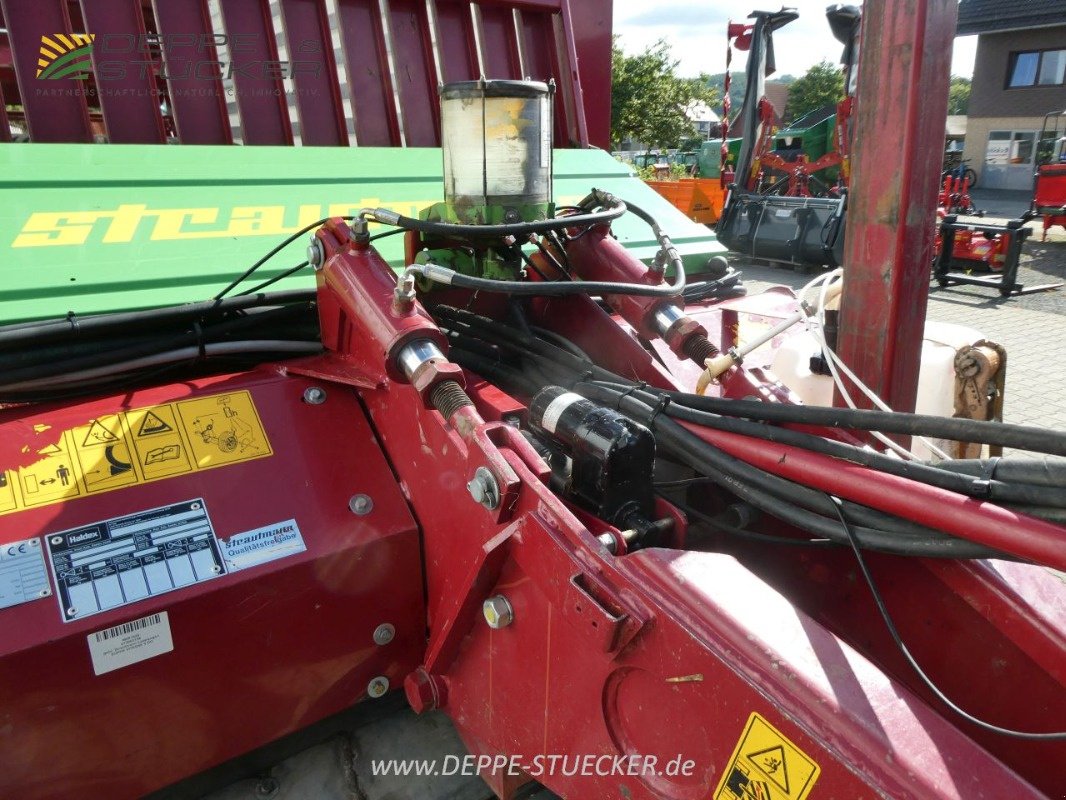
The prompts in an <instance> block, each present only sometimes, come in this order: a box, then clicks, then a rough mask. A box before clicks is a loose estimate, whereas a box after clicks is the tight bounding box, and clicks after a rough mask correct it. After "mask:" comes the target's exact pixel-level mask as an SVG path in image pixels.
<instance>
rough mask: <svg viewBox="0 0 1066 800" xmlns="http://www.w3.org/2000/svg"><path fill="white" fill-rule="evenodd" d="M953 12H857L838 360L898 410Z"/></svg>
mask: <svg viewBox="0 0 1066 800" xmlns="http://www.w3.org/2000/svg"><path fill="white" fill-rule="evenodd" d="M957 7H958V2H957V0H867V2H866V4H865V6H864V8H863V19H862V40H861V41H862V43H861V54H860V66H859V85H858V97H857V103H856V127H855V132H854V148H853V153H852V183H851V187H852V188H851V194H850V197H849V200H848V230H847V241H846V243H845V258H844V293H843V297H842V299H841V317H840V335H839V338H838V352H839V353H840V356H841V358H842V359H843V360H844V362H845V363H846V364H848V365H849V366H850V367H851V368H852V369H853V370H854V371H855V373H856V375H857V376H858V377H859V378H860V379H861V380H862V381H864V382H865V383H866V384H867V386H869V387H870V388H871V389H873V390H874V392H876V393H877V394H878V395H879V396H880V397H881V398H882V399H883V400H884V401H885V402H886V403H888V404H889V406H891V407H892V408H893V409H895V410H897V411H913V410H914V403H915V398H916V395H917V390H918V367H919V362H920V359H921V348H922V331H923V328H924V325H925V310H926V301H927V298H928V293H929V275H930V267H931V264H932V258H933V235H934V230H935V224H934V223H935V220H936V202H937V192H938V190H939V184H940V172H941V161H942V158H943V149H944V120H945V118H946V115H947V97H948V81H949V73H950V67H951V46H952V40H953V39H954V36H955V22H956V14H957ZM857 394H858V393H857V392H855V391H852V396H856V395H857ZM856 402H859V401H858V400H856ZM836 405H838V406H842V405H844V403H843V400H842V398H841V397H840V395H839V392H838V394H837V397H836ZM860 405H864V404H863V403H861V402H860ZM865 405H866V406H867V407H868V406H869V404H865Z"/></svg>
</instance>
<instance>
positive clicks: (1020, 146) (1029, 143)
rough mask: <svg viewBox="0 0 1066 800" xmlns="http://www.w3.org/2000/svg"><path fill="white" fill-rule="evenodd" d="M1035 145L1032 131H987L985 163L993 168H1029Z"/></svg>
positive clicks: (1034, 135)
mask: <svg viewBox="0 0 1066 800" xmlns="http://www.w3.org/2000/svg"><path fill="white" fill-rule="evenodd" d="M1035 144H1036V133H1035V132H1034V131H989V133H988V146H987V148H986V149H985V163H986V164H990V165H993V166H1023V167H1025V166H1029V165H1031V164H1032V163H1033V149H1034V146H1035Z"/></svg>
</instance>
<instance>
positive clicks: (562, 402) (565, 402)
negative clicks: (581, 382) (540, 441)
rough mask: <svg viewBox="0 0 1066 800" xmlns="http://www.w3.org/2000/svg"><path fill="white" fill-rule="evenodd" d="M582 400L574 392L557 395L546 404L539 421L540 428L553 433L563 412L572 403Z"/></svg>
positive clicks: (582, 398)
mask: <svg viewBox="0 0 1066 800" xmlns="http://www.w3.org/2000/svg"><path fill="white" fill-rule="evenodd" d="M584 399H585V398H584V397H582V396H581V395H579V394H575V393H574V392H564V393H563V394H561V395H559V396H558V397H556V398H555V399H554V400H552V401H551V402H550V403H548V407H547V408H546V409H544V414H543V415H542V416H541V420H540V425H541V427H542V428H544V430H546V431H547V432H548V433H555V427H556V426H557V425H558V424H559V418H560V417H561V416H562V415H563V412H564V411H566V409H568V408H570V406H572V405H573V404H574V403H576V402H578V401H579V400H584Z"/></svg>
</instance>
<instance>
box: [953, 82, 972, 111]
mask: <svg viewBox="0 0 1066 800" xmlns="http://www.w3.org/2000/svg"><path fill="white" fill-rule="evenodd" d="M969 106H970V79H969V78H961V77H959V76H958V75H952V76H951V84H950V86H949V87H948V114H965V113H966V109H967V108H969Z"/></svg>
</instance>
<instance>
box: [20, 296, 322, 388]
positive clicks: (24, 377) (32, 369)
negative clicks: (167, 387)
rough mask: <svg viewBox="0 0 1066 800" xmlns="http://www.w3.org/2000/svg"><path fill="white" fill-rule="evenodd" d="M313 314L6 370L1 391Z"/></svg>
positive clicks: (239, 320) (211, 328)
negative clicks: (53, 376)
mask: <svg viewBox="0 0 1066 800" xmlns="http://www.w3.org/2000/svg"><path fill="white" fill-rule="evenodd" d="M309 312H310V305H305V306H297V305H290V306H281V307H280V308H276V309H272V310H270V311H268V312H265V313H262V314H256V315H250V316H240V317H236V318H235V319H231V320H227V321H224V322H216V323H212V324H209V325H204V326H202V327H201V326H197V328H196V329H195V330H191V331H183V332H180V333H175V334H173V335H170V336H162V337H159V338H156V339H151V340H148V341H144V342H140V343H138V344H134V345H129V346H125V347H112V346H108V347H106V349H104V348H101V347H97V348H95V349H94V350H93V351H92V352H91V353H86V354H82V355H78V356H76V357H74V358H66V359H62V360H57V361H53V360H49V361H39V362H37V363H34V364H32V365H31V366H27V367H22V368H18V369H7V370H5V371H4V373H3V384H2V385H0V388H3V387H6V386H11V385H12V384H18V383H23V382H26V381H33V380H39V379H41V378H45V377H47V376H52V375H57V374H64V373H69V372H78V371H81V370H85V369H89V368H91V367H97V366H102V365H104V364H109V363H119V362H124V361H132V360H134V359H138V358H141V357H142V356H147V355H150V354H152V353H159V352H165V351H168V350H176V349H179V348H181V347H184V346H187V345H190V344H198V343H199V344H206V343H208V342H215V341H218V339H219V337H221V336H223V335H228V334H232V333H236V332H238V331H244V330H247V329H250V328H256V327H259V326H274V325H279V324H282V323H284V322H285V321H287V320H290V319H295V318H298V317H300V316H303V315H305V314H307V313H309ZM271 338H273V339H278V338H282V337H279V336H278V335H277V331H276V330H271Z"/></svg>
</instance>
